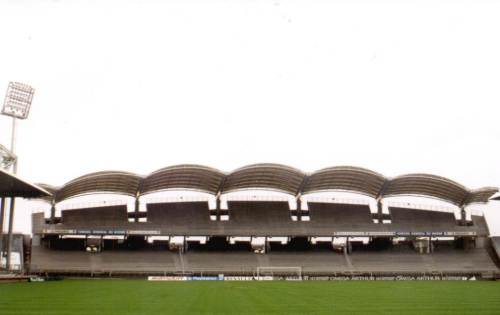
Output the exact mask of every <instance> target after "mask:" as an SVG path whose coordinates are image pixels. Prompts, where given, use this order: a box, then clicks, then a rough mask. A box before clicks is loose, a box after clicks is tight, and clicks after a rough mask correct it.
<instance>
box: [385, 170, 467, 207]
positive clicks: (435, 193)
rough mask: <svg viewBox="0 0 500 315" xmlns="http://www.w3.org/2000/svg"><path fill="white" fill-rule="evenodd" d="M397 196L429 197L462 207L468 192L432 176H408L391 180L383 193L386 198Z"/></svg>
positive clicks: (460, 186)
mask: <svg viewBox="0 0 500 315" xmlns="http://www.w3.org/2000/svg"><path fill="white" fill-rule="evenodd" d="M397 195H416V196H428V197H433V198H437V199H441V200H445V201H448V202H451V203H453V204H455V205H458V206H460V205H462V204H463V203H464V202H465V201H466V199H467V196H468V190H467V189H466V188H465V187H464V186H462V185H460V184H459V183H457V182H454V181H452V180H450V179H447V178H444V177H440V176H436V175H430V174H407V175H401V176H398V177H395V178H393V179H391V180H390V181H389V183H388V185H387V187H386V189H385V191H384V192H383V196H384V197H389V196H397Z"/></svg>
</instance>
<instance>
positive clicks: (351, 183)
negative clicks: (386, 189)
mask: <svg viewBox="0 0 500 315" xmlns="http://www.w3.org/2000/svg"><path fill="white" fill-rule="evenodd" d="M385 182H386V178H385V177H384V176H382V175H381V174H379V173H376V172H374V171H371V170H368V169H364V168H361V167H354V166H335V167H329V168H324V169H321V170H319V171H316V172H314V173H312V174H311V175H310V176H309V177H308V179H307V182H306V184H305V185H304V188H303V191H302V192H303V193H312V192H321V191H328V190H339V191H348V192H355V193H360V194H363V195H367V196H370V197H373V198H377V197H378V195H379V193H380V191H381V189H382V187H383V186H384V183H385Z"/></svg>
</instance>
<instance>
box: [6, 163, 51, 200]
mask: <svg viewBox="0 0 500 315" xmlns="http://www.w3.org/2000/svg"><path fill="white" fill-rule="evenodd" d="M50 195H51V193H50V192H48V191H47V190H45V189H43V188H42V187H39V186H37V185H34V184H30V183H28V182H27V181H24V180H22V179H20V178H19V177H17V176H16V175H13V174H10V173H8V172H6V171H4V170H2V169H0V197H2V198H3V197H22V198H40V197H47V196H50Z"/></svg>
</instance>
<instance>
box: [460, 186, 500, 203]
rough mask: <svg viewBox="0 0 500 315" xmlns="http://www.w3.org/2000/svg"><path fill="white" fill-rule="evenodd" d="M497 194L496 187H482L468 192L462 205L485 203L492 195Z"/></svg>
mask: <svg viewBox="0 0 500 315" xmlns="http://www.w3.org/2000/svg"><path fill="white" fill-rule="evenodd" d="M497 192H498V188H496V187H483V188H479V189H474V190H471V191H469V194H468V195H467V199H466V201H465V202H464V204H466V205H468V204H471V203H487V202H488V201H489V200H490V198H491V197H493V195H494V194H496V193H497Z"/></svg>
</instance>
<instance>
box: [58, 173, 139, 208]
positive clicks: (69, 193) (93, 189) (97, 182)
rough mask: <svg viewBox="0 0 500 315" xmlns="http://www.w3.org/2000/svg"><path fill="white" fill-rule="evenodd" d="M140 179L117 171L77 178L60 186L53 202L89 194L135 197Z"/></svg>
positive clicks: (134, 175) (137, 176)
mask: <svg viewBox="0 0 500 315" xmlns="http://www.w3.org/2000/svg"><path fill="white" fill-rule="evenodd" d="M140 181H141V177H140V176H139V175H136V174H132V173H127V172H118V171H104V172H97V173H91V174H87V175H84V176H81V177H78V178H76V179H74V180H72V181H70V182H69V183H67V184H65V185H64V186H62V187H61V188H60V189H59V190H58V191H57V192H56V194H55V201H56V202H60V201H63V200H65V199H68V198H71V197H76V196H81V195H85V194H91V193H114V194H122V195H128V196H136V195H137V191H138V189H139V182H140Z"/></svg>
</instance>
